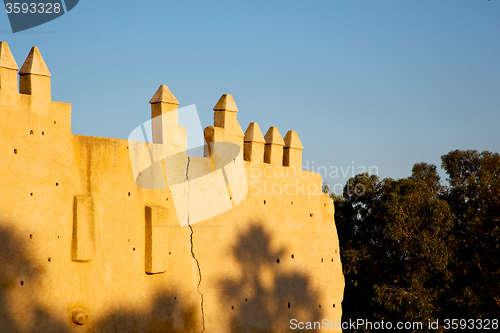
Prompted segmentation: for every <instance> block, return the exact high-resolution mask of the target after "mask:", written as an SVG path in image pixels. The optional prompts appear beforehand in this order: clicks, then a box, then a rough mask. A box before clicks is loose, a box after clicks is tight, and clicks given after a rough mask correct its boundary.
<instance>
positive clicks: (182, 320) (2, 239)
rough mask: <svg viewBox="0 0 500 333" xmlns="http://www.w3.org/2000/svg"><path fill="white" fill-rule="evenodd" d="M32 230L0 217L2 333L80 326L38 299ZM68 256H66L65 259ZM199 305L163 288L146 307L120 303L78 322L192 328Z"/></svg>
mask: <svg viewBox="0 0 500 333" xmlns="http://www.w3.org/2000/svg"><path fill="white" fill-rule="evenodd" d="M31 237H33V235H29V234H26V235H21V234H19V233H17V232H15V231H13V229H9V228H7V227H5V226H2V225H1V222H0V333H35V332H36V333H38V332H50V333H70V332H74V331H75V330H76V331H78V330H79V328H80V326H79V325H77V324H75V323H73V322H72V320H71V318H70V315H68V313H62V314H57V316H56V315H54V314H52V313H50V312H49V311H48V310H47V309H46V308H45V307H44V306H43V305H42V301H43V300H40V299H39V298H37V296H36V295H37V294H38V293H37V290H38V288H40V283H41V282H42V280H43V278H44V268H43V265H40V264H37V263H36V262H34V260H33V259H32V258H33V256H32V250H31V246H30V244H29V242H30V241H31V239H32V238H31ZM68 260H69V259H68ZM198 306H199V305H198V304H195V305H192V306H186V305H184V303H183V300H182V299H179V297H177V296H176V294H175V293H174V292H167V291H165V292H163V293H160V294H158V295H156V297H155V298H154V299H153V300H152V301H151V305H150V307H149V308H146V309H144V308H134V307H131V306H130V305H127V306H124V307H123V308H121V309H117V310H115V311H113V312H111V313H109V314H107V315H106V316H105V317H104V318H103V319H101V320H97V321H94V320H93V317H92V313H89V319H88V322H87V323H86V324H85V325H83V326H81V329H82V331H85V332H96V333H97V332H103V333H104V332H106V333H110V332H124V333H125V332H126V333H133V332H140V333H159V332H169V333H176V332H194V331H196V330H197V329H199V328H200V327H201V323H200V321H201V319H200V316H199V313H198V312H197V311H196V310H197V309H198Z"/></svg>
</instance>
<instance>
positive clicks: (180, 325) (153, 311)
mask: <svg viewBox="0 0 500 333" xmlns="http://www.w3.org/2000/svg"><path fill="white" fill-rule="evenodd" d="M199 317H200V316H199V314H198V312H197V311H196V307H195V306H194V305H192V306H184V305H182V300H181V299H179V298H178V297H177V296H175V294H173V293H170V292H163V293H161V294H159V295H157V296H156V297H155V299H154V300H153V302H152V303H151V306H150V308H149V309H130V308H128V307H125V308H123V309H121V310H116V311H114V312H112V313H111V314H108V315H107V316H106V317H105V318H104V319H103V320H101V321H98V322H96V323H94V324H93V326H92V327H93V328H92V332H96V333H97V332H102V333H111V332H113V333H115V332H116V333H118V332H120V333H121V332H123V333H136V332H137V333H167V332H168V333H178V332H179V333H180V332H196V331H197V329H200V327H201V323H200V322H199V321H200V318H199ZM200 330H201V329H200Z"/></svg>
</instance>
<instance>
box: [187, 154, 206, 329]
mask: <svg viewBox="0 0 500 333" xmlns="http://www.w3.org/2000/svg"><path fill="white" fill-rule="evenodd" d="M190 162H191V159H190V158H189V157H188V163H187V166H186V180H187V181H188V205H187V208H188V216H187V219H188V220H187V224H188V226H189V229H190V230H191V235H190V236H189V240H190V242H191V256H192V257H193V259H194V261H195V262H196V267H197V268H198V285H197V286H196V291H197V292H198V294H200V296H201V304H200V306H201V320H202V324H203V328H202V330H201V333H203V332H205V310H204V308H203V293H202V292H201V291H200V286H201V267H200V262H199V261H198V258H196V255H195V254H194V243H193V233H194V231H193V227H192V226H191V224H189V163H190Z"/></svg>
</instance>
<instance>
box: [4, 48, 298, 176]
mask: <svg viewBox="0 0 500 333" xmlns="http://www.w3.org/2000/svg"><path fill="white" fill-rule="evenodd" d="M18 70H19V67H18V66H17V63H16V61H15V59H14V57H13V55H12V53H11V51H10V48H9V46H8V44H7V43H6V42H0V90H1V92H2V93H3V94H10V95H13V94H14V95H15V94H22V95H27V97H28V98H29V99H30V100H34V102H35V103H44V102H45V103H46V102H49V101H51V85H50V76H51V74H50V71H49V69H48V68H47V65H46V64H45V61H44V60H43V57H42V55H41V53H40V50H39V49H38V48H37V47H36V46H35V47H32V48H31V50H30V52H29V54H28V57H27V58H26V60H25V61H24V63H23V65H22V67H21V69H20V70H19V81H18V75H17V72H18ZM18 87H19V88H18ZM28 103H31V102H28ZM149 103H150V104H151V119H152V120H153V121H152V127H153V128H152V133H153V143H164V135H166V133H165V132H166V131H169V130H167V129H170V131H171V130H172V128H174V127H176V126H178V105H179V101H178V100H177V99H176V98H175V96H174V95H173V94H172V92H171V91H170V89H169V88H168V87H167V86H166V85H161V86H160V87H159V88H158V90H157V91H156V93H155V94H154V96H153V97H152V98H151V100H150V101H149ZM213 110H214V125H213V126H208V127H207V128H205V130H204V134H205V140H206V142H207V144H208V146H207V147H208V148H209V149H210V143H213V142H231V143H235V144H236V145H238V147H240V149H241V151H242V152H243V156H244V160H245V161H248V162H258V163H267V164H271V165H275V166H279V165H281V166H285V167H290V166H294V167H296V168H301V167H302V149H303V147H302V143H301V142H300V139H299V137H298V134H297V133H296V132H295V131H288V132H287V133H286V135H285V140H283V138H282V136H281V134H280V132H279V131H278V128H276V127H274V126H273V127H270V128H269V130H268V131H267V133H266V135H265V136H263V135H262V132H261V131H260V128H259V125H258V124H257V123H255V122H252V123H250V124H249V126H248V128H247V130H246V131H245V133H243V130H242V128H241V126H240V124H239V122H238V119H237V114H238V107H237V106H236V103H235V101H234V99H233V97H232V96H231V95H230V94H224V95H222V96H221V97H220V99H219V100H218V102H217V103H216V105H215V106H214V108H213ZM209 155H210V152H207V156H209Z"/></svg>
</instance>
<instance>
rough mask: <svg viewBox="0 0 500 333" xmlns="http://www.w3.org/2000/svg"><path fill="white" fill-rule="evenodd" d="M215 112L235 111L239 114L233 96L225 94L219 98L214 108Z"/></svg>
mask: <svg viewBox="0 0 500 333" xmlns="http://www.w3.org/2000/svg"><path fill="white" fill-rule="evenodd" d="M214 111H233V112H238V108H237V107H236V103H235V102H234V99H233V96H231V95H230V94H224V95H222V96H221V98H219V101H218V102H217V104H215V106H214Z"/></svg>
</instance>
